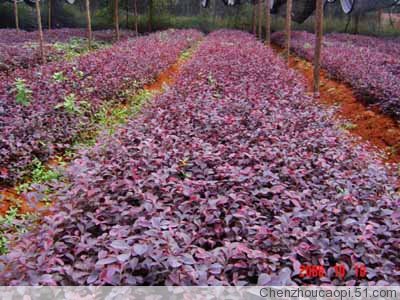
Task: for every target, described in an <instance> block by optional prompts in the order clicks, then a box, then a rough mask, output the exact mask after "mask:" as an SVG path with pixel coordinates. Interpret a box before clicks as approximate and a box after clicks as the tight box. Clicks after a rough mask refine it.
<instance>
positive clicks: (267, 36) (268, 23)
mask: <svg viewBox="0 0 400 300" xmlns="http://www.w3.org/2000/svg"><path fill="white" fill-rule="evenodd" d="M265 5H266V7H267V8H266V10H265V44H266V45H267V46H270V45H271V8H270V6H269V0H267V1H266V4H265Z"/></svg>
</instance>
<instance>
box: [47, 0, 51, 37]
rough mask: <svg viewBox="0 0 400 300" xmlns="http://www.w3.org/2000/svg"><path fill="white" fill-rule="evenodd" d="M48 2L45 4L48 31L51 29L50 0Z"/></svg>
mask: <svg viewBox="0 0 400 300" xmlns="http://www.w3.org/2000/svg"><path fill="white" fill-rule="evenodd" d="M48 1H49V2H48V3H47V5H48V16H47V17H48V20H47V25H48V26H49V30H50V29H51V0H48Z"/></svg>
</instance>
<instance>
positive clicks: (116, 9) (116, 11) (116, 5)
mask: <svg viewBox="0 0 400 300" xmlns="http://www.w3.org/2000/svg"><path fill="white" fill-rule="evenodd" d="M114 22H115V35H116V38H117V41H119V38H120V35H119V0H114Z"/></svg>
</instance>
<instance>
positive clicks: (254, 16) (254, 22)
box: [252, 4, 257, 35]
mask: <svg viewBox="0 0 400 300" xmlns="http://www.w3.org/2000/svg"><path fill="white" fill-rule="evenodd" d="M256 19H257V12H256V5H255V4H254V5H253V20H252V22H253V24H252V27H253V29H252V30H253V35H256V34H257V24H256V23H257V20H256Z"/></svg>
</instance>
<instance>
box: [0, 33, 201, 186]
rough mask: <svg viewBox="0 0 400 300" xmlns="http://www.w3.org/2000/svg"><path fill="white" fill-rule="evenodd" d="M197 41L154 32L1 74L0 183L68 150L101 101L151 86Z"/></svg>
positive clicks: (191, 36) (185, 35) (197, 35)
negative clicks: (127, 90) (57, 60)
mask: <svg viewBox="0 0 400 300" xmlns="http://www.w3.org/2000/svg"><path fill="white" fill-rule="evenodd" d="M200 37H201V34H200V33H199V32H197V31H193V30H182V31H179V30H176V31H174V30H171V31H165V32H160V33H155V34H151V35H149V36H146V37H141V38H137V39H135V40H132V41H126V42H121V43H118V44H116V45H114V46H113V47H110V48H108V49H104V50H100V51H97V52H96V53H91V54H88V55H85V56H82V57H79V58H77V59H76V60H74V61H69V62H66V61H64V62H55V63H49V64H46V65H43V66H39V67H37V68H34V69H29V70H28V69H19V70H16V71H14V72H13V74H12V75H13V76H7V77H6V78H5V80H3V81H1V82H0V98H1V99H2V102H1V103H0V137H1V138H0V184H5V183H13V182H15V181H16V180H19V179H21V178H23V177H24V175H25V174H26V172H25V171H27V168H28V167H29V166H31V165H32V162H33V159H34V158H37V159H39V160H40V161H46V160H47V159H48V158H49V157H50V156H51V155H53V154H55V153H57V152H60V151H64V150H65V149H67V148H69V147H71V145H72V144H73V143H74V141H75V140H76V138H77V137H78V136H79V135H80V133H81V132H83V131H88V129H90V128H91V126H93V118H92V116H94V115H95V113H96V112H97V111H98V110H99V109H100V108H101V107H102V105H104V103H105V102H107V101H109V100H118V99H123V97H122V98H121V97H120V96H121V95H122V94H121V93H122V92H124V90H126V89H130V90H137V89H139V88H141V87H142V86H143V85H144V84H146V83H149V82H151V81H152V80H153V79H154V78H155V76H156V75H157V74H158V73H160V72H161V71H162V70H164V69H166V68H167V67H168V66H170V65H172V64H173V63H174V62H175V61H176V60H177V58H178V57H179V55H180V53H181V52H182V51H183V50H185V49H186V48H188V47H189V46H191V45H192V44H193V43H194V42H195V41H196V40H198V39H199V38H200Z"/></svg>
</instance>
